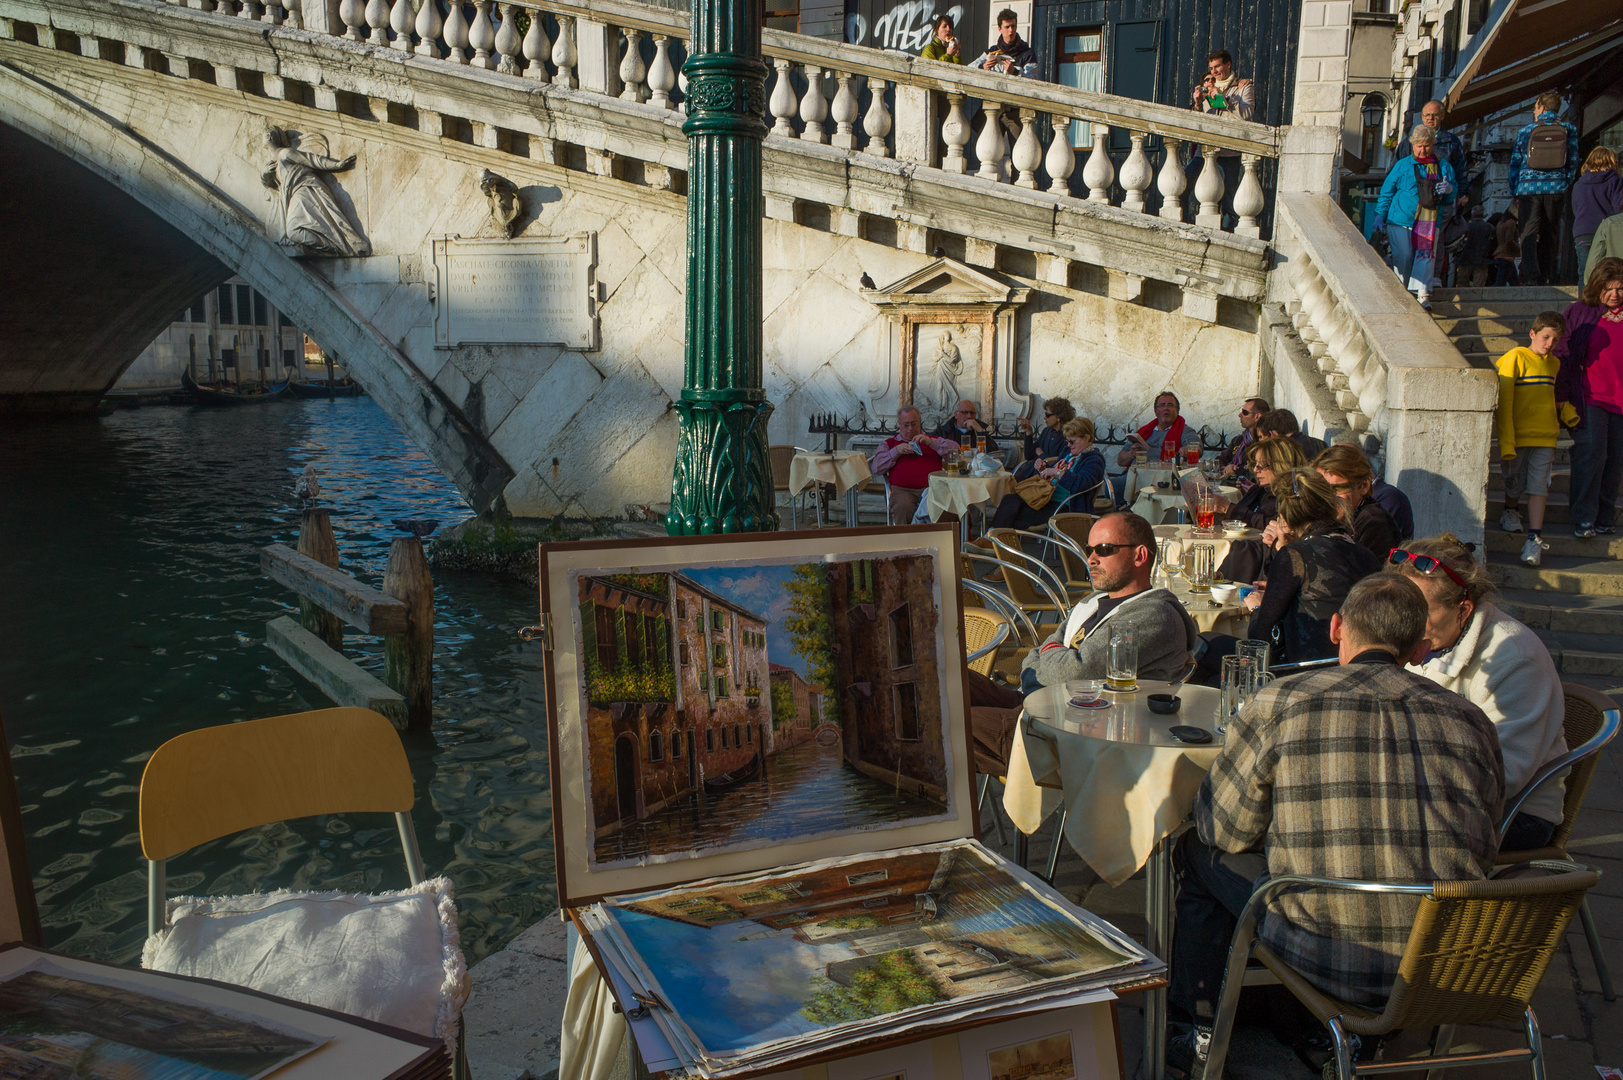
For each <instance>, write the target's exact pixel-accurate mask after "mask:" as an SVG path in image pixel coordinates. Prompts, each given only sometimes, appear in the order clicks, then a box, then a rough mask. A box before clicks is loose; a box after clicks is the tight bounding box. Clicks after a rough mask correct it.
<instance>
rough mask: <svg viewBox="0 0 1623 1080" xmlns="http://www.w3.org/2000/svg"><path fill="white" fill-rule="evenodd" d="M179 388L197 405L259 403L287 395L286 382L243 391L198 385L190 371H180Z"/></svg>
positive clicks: (234, 388)
mask: <svg viewBox="0 0 1623 1080" xmlns="http://www.w3.org/2000/svg"><path fill="white" fill-rule="evenodd" d="M180 386H181V389H182V390H184V391H186V393H188V394H190V395H191V399H192V401H194V402H196V403H197V404H199V405H259V404H262V403H264V402H267V401H275V400H276V399H277V398H280V397H285V396H286V395H287V382H286V381H283V382H279V383H270V384H269V385H267V386H266V387H265V388H264V389H263V390H249V391H244V390H240V389H237V388H236V387H230V388H226V387H223V386H219V385H216V386H199V385H197V383H196V382H195V381H194V380H193V379H192V375H191V372H189V371H182V372H181V373H180Z"/></svg>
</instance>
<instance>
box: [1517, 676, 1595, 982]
mask: <svg viewBox="0 0 1623 1080" xmlns="http://www.w3.org/2000/svg"><path fill="white" fill-rule="evenodd" d="M1561 695H1562V697H1563V699H1564V700H1565V703H1566V716H1565V722H1564V725H1563V726H1564V727H1565V729H1566V737H1567V746H1568V751H1567V753H1566V754H1565V755H1563V756H1562V757H1560V758H1557V759H1556V760H1555V761H1552V762H1550V763H1549V764H1548V765H1546V766H1544V767H1543V768H1542V769H1540V770H1539V771H1538V773H1537V774H1535V775H1534V777H1533V778H1532V779H1531V780H1529V781H1528V782H1527V786H1526V787H1524V788H1522V790H1521V791H1520V792H1519V793H1518V794H1516V795H1513V796H1511V798H1510V799H1508V800H1507V801H1506V803H1505V817H1504V821H1503V822H1502V823H1501V824H1500V826H1499V833H1500V835H1501V836H1502V835H1504V833H1505V830H1507V829H1508V828H1510V823H1511V822H1512V821H1514V820H1515V819H1516V814H1517V812H1519V811H1520V810H1521V808H1522V805H1523V803H1525V802H1526V801H1527V797H1528V796H1529V795H1531V794H1533V792H1535V791H1537V790H1538V789H1539V788H1540V787H1543V786H1544V784H1546V783H1547V782H1549V781H1550V780H1552V779H1554V778H1555V777H1556V776H1558V775H1559V774H1561V773H1562V772H1564V771H1566V770H1568V769H1571V772H1567V774H1566V775H1567V790H1566V798H1565V799H1564V800H1563V802H1562V806H1561V821H1560V822H1559V823H1558V824H1557V825H1556V827H1555V832H1553V833H1551V834H1550V842H1549V843H1548V844H1545V845H1544V846H1543V847H1541V848H1536V849H1533V850H1529V851H1501V852H1500V853H1499V857H1498V859H1497V860H1496V861H1497V862H1498V863H1499V864H1500V865H1506V864H1510V863H1524V862H1532V861H1534V860H1535V859H1563V860H1564V859H1568V858H1570V856H1569V855H1568V854H1567V840H1568V839H1569V838H1570V837H1571V836H1572V827H1573V826H1574V825H1576V824H1577V823H1578V811H1579V810H1581V809H1583V804H1584V795H1585V793H1586V792H1587V791H1588V790H1589V781H1590V779H1591V778H1593V777H1594V775H1595V767H1596V766H1597V765H1599V764H1600V751H1601V748H1602V747H1604V746H1605V745H1606V744H1607V743H1609V742H1611V741H1612V739H1613V738H1615V737H1616V736H1617V729H1618V726H1619V721H1620V719H1623V714H1620V713H1619V711H1618V707H1617V702H1615V701H1613V700H1612V699H1611V698H1609V697H1607V696H1606V695H1605V694H1602V693H1601V692H1600V691H1598V690H1591V689H1590V688H1589V687H1587V686H1580V685H1578V684H1577V683H1562V684H1561ZM1578 918H1579V921H1580V922H1581V923H1582V924H1583V928H1584V938H1585V939H1586V940H1587V941H1588V942H1589V953H1590V955H1591V956H1592V957H1594V959H1595V974H1596V975H1597V976H1598V977H1599V979H1600V989H1601V995H1602V996H1603V997H1605V999H1606V1000H1607V1001H1616V1000H1617V990H1616V988H1614V987H1613V985H1612V972H1611V970H1610V969H1609V968H1608V967H1607V966H1606V957H1605V955H1604V954H1603V953H1602V952H1601V945H1600V934H1599V933H1597V932H1596V930H1595V917H1594V916H1593V915H1592V914H1590V911H1589V900H1588V898H1585V900H1584V902H1583V905H1582V906H1581V907H1579V909H1578Z"/></svg>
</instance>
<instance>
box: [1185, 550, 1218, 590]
mask: <svg viewBox="0 0 1623 1080" xmlns="http://www.w3.org/2000/svg"><path fill="white" fill-rule="evenodd" d="M1215 555H1216V551H1215V549H1214V548H1213V547H1212V545H1210V544H1190V545H1189V546H1188V547H1187V548H1185V549H1184V557H1183V573H1184V577H1186V578H1188V579H1189V591H1190V592H1198V593H1210V592H1211V591H1212V575H1213V574H1214V573H1215V572H1216V570H1217V567H1216V560H1215Z"/></svg>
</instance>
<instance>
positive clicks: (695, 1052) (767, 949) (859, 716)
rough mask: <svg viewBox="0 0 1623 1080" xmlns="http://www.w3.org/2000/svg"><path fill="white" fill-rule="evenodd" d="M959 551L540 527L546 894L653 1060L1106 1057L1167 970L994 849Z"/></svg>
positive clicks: (888, 1061)
mask: <svg viewBox="0 0 1623 1080" xmlns="http://www.w3.org/2000/svg"><path fill="white" fill-rule="evenodd" d="M956 549H957V530H956V529H955V528H954V527H953V526H952V524H950V523H947V524H936V525H928V526H918V527H913V528H906V529H844V530H820V531H818V532H816V533H776V534H767V535H756V536H745V537H702V538H688V539H681V540H664V539H647V540H627V541H621V542H615V543H601V542H594V543H591V544H547V545H542V547H541V549H540V568H541V588H540V592H541V595H540V603H541V629H542V640H543V643H544V645H545V647H546V660H545V673H546V687H547V705H548V735H549V745H550V750H551V753H550V761H551V770H552V790H553V809H554V828H553V836H554V846H555V851H556V866H557V874H558V892H559V901H560V903H561V905H562V906H563V908H564V910H565V912H566V913H567V915H568V917H569V919H570V920H571V921H572V922H573V923H574V925H575V927H576V928H577V929H578V930H579V932H580V934H581V938H582V940H583V942H584V943H585V945H586V947H587V949H588V950H590V954H591V957H592V959H593V960H594V961H595V963H596V965H597V969H598V971H599V973H601V975H602V977H603V979H604V980H605V981H606V982H607V984H608V987H609V989H610V991H611V992H612V994H613V996H614V1000H615V1003H616V1005H617V1011H618V1012H620V1013H622V1014H623V1015H624V1016H625V1019H626V1021H627V1023H628V1026H629V1029H630V1031H631V1033H632V1036H633V1038H634V1040H635V1049H636V1057H637V1058H639V1059H640V1061H641V1062H642V1063H643V1064H644V1065H645V1066H646V1067H647V1069H648V1070H650V1071H652V1072H661V1073H664V1074H666V1075H669V1076H695V1077H699V1076H702V1077H749V1076H770V1077H772V1078H774V1080H791V1078H793V1080H874V1078H885V1080H889V1078H892V1077H898V1076H905V1077H906V1078H907V1080H1003V1078H1005V1077H1027V1076H1030V1077H1051V1078H1053V1080H1060V1078H1062V1077H1063V1078H1070V1077H1076V1078H1082V1077H1096V1076H1097V1077H1105V1076H1119V1075H1120V1074H1121V1071H1122V1070H1121V1055H1120V1048H1119V1044H1120V1038H1119V1034H1118V1032H1117V1030H1116V1027H1115V1010H1114V1008H1113V1004H1112V1003H1113V1002H1114V1000H1115V996H1116V995H1117V994H1118V993H1125V992H1133V991H1137V990H1141V989H1148V988H1151V987H1155V986H1159V985H1162V984H1163V982H1164V979H1165V966H1164V965H1163V964H1162V963H1161V962H1160V961H1159V960H1157V959H1156V958H1155V957H1154V956H1152V955H1150V954H1149V953H1147V952H1145V951H1144V950H1143V949H1142V948H1140V947H1139V946H1138V945H1137V944H1135V943H1134V942H1133V941H1132V940H1131V939H1130V938H1128V937H1126V936H1125V935H1123V934H1122V933H1120V932H1119V931H1117V930H1116V929H1115V928H1114V927H1111V926H1110V925H1109V924H1108V923H1105V922H1103V921H1102V920H1100V919H1097V918H1095V917H1094V916H1092V915H1090V914H1088V913H1087V912H1083V911H1078V910H1077V909H1075V908H1073V907H1071V906H1070V905H1069V904H1068V903H1066V902H1065V901H1064V899H1063V898H1061V897H1060V896H1059V895H1058V894H1057V893H1055V892H1053V890H1052V889H1050V888H1049V887H1048V886H1047V885H1046V884H1045V883H1043V882H1041V881H1040V880H1039V879H1037V878H1035V877H1034V876H1032V875H1030V874H1027V873H1026V872H1025V871H1024V870H1023V869H1020V868H1018V867H1016V866H1014V865H1013V864H1011V863H1009V862H1007V861H1005V860H1003V859H1002V858H1000V857H999V856H998V855H996V854H995V853H994V852H991V851H990V850H988V849H986V848H984V847H983V846H981V844H980V842H979V835H978V834H979V822H978V820H977V815H976V813H975V797H974V789H973V776H972V771H973V758H972V755H971V752H970V742H969V724H968V695H967V692H966V688H965V682H964V672H965V668H964V663H963V656H964V649H963V638H962V610H961V597H960V586H959V580H958V566H959V564H958V559H957V557H956Z"/></svg>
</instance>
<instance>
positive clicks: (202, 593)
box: [0, 398, 556, 961]
mask: <svg viewBox="0 0 1623 1080" xmlns="http://www.w3.org/2000/svg"><path fill="white" fill-rule="evenodd" d="M306 464H312V465H314V466H315V468H316V470H317V472H318V474H319V476H320V480H321V486H322V495H323V500H324V501H325V502H328V503H330V504H331V505H332V507H333V526H334V530H335V531H336V533H337V537H338V545H339V552H340V556H341V558H342V560H343V565H344V568H345V569H346V570H349V571H351V572H353V573H355V574H356V575H357V576H358V577H359V578H361V579H362V580H363V581H365V582H367V583H369V584H372V585H379V584H381V582H382V577H383V570H384V566H385V563H386V562H387V559H388V551H389V544H390V542H391V541H392V540H393V539H394V537H395V536H397V535H399V533H398V532H397V531H396V530H394V529H393V528H392V527H391V526H390V525H389V524H388V523H389V521H390V520H391V519H392V518H396V517H432V518H438V519H440V521H441V523H442V525H448V524H451V523H453V522H456V521H459V520H461V519H463V518H465V517H467V516H469V515H470V513H471V511H470V510H469V509H468V507H467V504H466V503H465V502H464V501H463V499H462V497H461V495H460V494H459V493H458V492H457V490H456V488H455V487H454V486H453V485H452V484H451V482H450V481H449V480H447V479H445V478H444V476H442V475H441V474H440V472H439V471H438V470H437V469H436V468H435V467H434V465H433V463H432V462H430V461H429V460H428V458H427V457H426V456H425V455H424V454H423V453H422V452H421V451H420V450H418V449H417V448H416V446H415V445H414V444H413V443H412V442H411V440H410V439H408V438H407V437H406V436H405V435H404V434H402V433H401V432H400V430H399V429H398V428H397V427H395V425H394V423H393V422H392V421H390V420H389V419H388V417H387V416H385V415H384V413H383V412H382V410H380V409H379V408H378V407H377V406H376V405H375V404H373V402H372V401H371V399H369V398H359V399H347V400H339V401H303V402H291V401H290V402H277V403H274V404H266V405H260V406H256V407H253V408H242V409H229V410H203V409H194V408H191V407H155V408H146V409H141V410H137V411H132V412H121V413H116V414H114V415H112V416H108V417H105V418H100V419H94V420H85V421H82V422H69V423H51V424H27V425H19V424H7V425H5V426H3V427H0V716H3V717H4V720H5V725H6V728H7V732H8V734H9V735H10V738H11V745H12V756H13V762H14V767H15V770H16V773H17V782H18V787H19V789H20V794H21V801H22V804H23V823H24V827H25V830H26V833H27V837H28V855H29V860H30V864H31V867H32V870H33V874H34V881H35V885H36V889H37V892H38V897H39V904H40V912H41V917H42V921H43V922H44V929H45V943H46V944H47V945H48V946H50V947H52V948H57V949H61V950H63V951H65V952H69V953H72V954H75V955H80V956H89V957H99V958H110V959H116V960H119V961H129V960H131V959H133V958H134V957H136V956H137V955H138V954H139V952H140V946H141V942H142V940H143V938H144V937H145V934H146V914H145V904H144V898H145V890H146V877H145V863H144V861H143V860H142V857H141V849H140V844H139V836H138V833H137V825H136V797H137V793H138V790H139V788H138V785H139V784H140V777H141V769H142V765H143V763H144V762H145V760H146V758H147V756H148V755H149V754H150V753H151V752H152V751H153V750H154V749H155V748H157V746H158V745H159V744H160V743H162V742H163V741H164V740H166V739H168V738H170V737H172V736H174V735H177V734H180V733H181V732H184V731H189V730H192V729H194V728H199V727H205V726H208V725H210V724H219V723H226V722H229V721H233V720H243V719H250V718H254V717H261V716H274V715H277V714H279V713H286V712H295V711H298V710H301V709H312V708H324V707H327V706H328V705H330V704H331V703H330V702H328V701H327V699H326V698H325V697H323V696H322V695H321V694H320V693H319V692H318V691H316V690H315V689H314V688H313V687H311V686H310V685H309V684H307V683H305V682H304V681H303V680H301V679H300V678H298V677H297V676H295V675H294V674H293V673H292V670H291V669H290V668H288V667H287V665H286V664H284V663H283V662H282V661H281V660H280V659H279V658H278V657H277V656H276V655H275V654H274V653H272V652H271V651H270V650H269V649H268V648H266V646H265V645H264V636H265V623H266V621H267V620H269V619H271V618H274V617H275V616H277V615H281V614H286V613H288V612H291V611H293V609H294V602H293V601H294V598H293V594H292V593H291V592H290V591H288V590H287V589H285V588H283V587H281V586H279V585H276V584H274V583H273V582H271V581H269V580H268V579H266V578H263V577H261V576H260V572H259V548H260V547H261V546H262V545H264V544H268V543H272V542H277V541H280V542H285V543H288V544H292V543H294V542H296V539H297V536H298V521H299V513H298V508H297V505H296V502H295V500H294V499H293V496H292V488H293V482H294V479H295V477H296V476H297V475H298V474H299V473H300V472H301V471H302V470H303V469H304V467H305V465H306ZM435 584H436V593H435V603H436V610H435V616H436V622H435V627H436V629H435V633H436V647H435V659H436V664H435V701H434V704H435V710H434V711H435V721H434V727H433V731H432V732H430V733H424V734H422V735H415V734H413V735H407V736H405V744H406V751H407V755H408V756H409V758H410V760H411V765H412V772H413V775H414V777H415V779H416V785H417V805H416V808H415V810H414V812H413V817H414V819H415V822H416V826H417V833H418V838H419V841H420V842H421V845H422V849H423V858H424V860H425V862H426V863H427V865H428V868H429V872H430V873H431V874H438V873H443V874H446V875H448V876H449V877H450V878H451V879H452V880H453V881H454V882H455V884H456V892H457V899H458V906H459V908H460V910H461V921H462V943H463V948H464V950H465V951H466V952H467V953H468V955H469V957H470V959H477V958H478V957H480V956H483V955H485V954H487V953H489V952H490V951H492V950H493V949H495V948H497V947H499V946H500V945H501V944H502V943H503V942H505V941H506V940H507V939H508V938H510V937H511V936H512V935H514V934H515V933H517V932H518V931H519V930H521V929H523V928H524V927H525V926H527V925H529V924H530V923H532V922H534V921H535V920H536V919H537V918H539V917H541V916H542V915H544V914H546V913H547V912H549V911H551V910H552V909H553V908H554V907H556V894H555V888H554V876H553V867H552V842H551V817H552V808H551V801H550V800H551V796H550V794H549V792H548V787H547V763H546V713H545V707H544V702H543V691H542V678H541V658H540V645H539V644H538V643H535V644H524V643H522V642H520V641H519V640H518V638H517V636H516V633H515V631H516V630H517V629H518V628H519V627H521V626H524V625H527V624H528V623H531V622H534V621H535V613H536V598H535V590H534V588H533V586H526V585H522V584H519V583H516V582H502V581H496V580H492V579H489V578H486V577H483V576H478V575H467V574H455V573H448V572H444V573H440V574H437V575H436V581H435ZM346 652H348V653H349V654H350V655H351V656H354V657H356V658H357V659H358V660H359V661H360V662H361V663H362V665H363V666H365V667H367V668H368V669H369V670H371V671H373V672H374V673H375V674H379V675H381V673H382V650H381V644H380V643H379V641H378V640H377V639H368V638H364V637H361V636H360V635H358V634H354V633H353V632H351V635H350V637H349V638H348V639H347V640H346ZM405 883H406V882H405V871H404V864H403V862H402V861H401V858H400V845H399V841H398V840H397V839H396V838H395V834H394V828H393V824H392V819H391V818H389V817H388V816H386V815H361V816H352V817H346V818H333V819H328V820H321V819H309V820H305V821H301V822H298V823H295V824H294V825H292V826H291V827H288V826H271V827H268V828H264V829H258V830H254V831H252V832H248V833H244V834H241V835H240V836H238V837H237V838H234V839H233V838H227V839H224V840H221V841H216V842H214V843H211V844H208V845H205V846H202V847H199V848H197V849H195V850H194V851H192V852H190V853H188V854H185V855H182V856H180V857H179V858H177V859H176V860H174V861H173V862H172V863H171V864H170V877H169V885H170V893H171V895H177V894H180V893H218V892H227V891H230V892H238V891H241V892H249V891H260V890H268V889H275V888H285V887H306V886H312V887H322V888H345V889H378V888H383V889H395V888H401V887H403V886H404V885H405Z"/></svg>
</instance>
